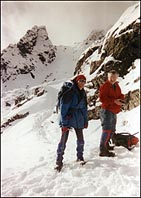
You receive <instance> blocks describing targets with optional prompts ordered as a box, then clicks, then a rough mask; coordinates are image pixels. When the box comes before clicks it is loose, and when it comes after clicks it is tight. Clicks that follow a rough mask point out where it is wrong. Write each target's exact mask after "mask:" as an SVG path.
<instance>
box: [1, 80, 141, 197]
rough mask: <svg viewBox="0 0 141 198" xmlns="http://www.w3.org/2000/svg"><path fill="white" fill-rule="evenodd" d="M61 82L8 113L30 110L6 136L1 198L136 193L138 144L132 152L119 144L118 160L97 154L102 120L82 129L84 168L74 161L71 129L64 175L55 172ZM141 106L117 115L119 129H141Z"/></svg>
mask: <svg viewBox="0 0 141 198" xmlns="http://www.w3.org/2000/svg"><path fill="white" fill-rule="evenodd" d="M60 85H61V84H59V83H58V82H57V81H56V82H55V81H53V82H50V83H49V84H48V86H47V93H46V94H44V95H42V96H40V97H34V99H32V100H31V101H28V102H27V103H26V104H24V105H23V106H21V107H19V108H18V109H15V110H12V111H10V109H9V111H8V110H7V116H11V115H14V114H16V113H21V112H22V113H23V112H24V113H25V112H27V111H29V112H30V114H29V116H27V117H26V118H24V119H21V120H18V121H15V122H13V123H12V126H11V127H7V128H6V129H5V130H4V132H3V134H2V139H1V142H2V152H1V153H2V197H51V196H52V197H55V196H80V197H82V196H87V197H94V196H95V197H97V196H102V197H103V196H111V197H115V196H119V197H129V196H132V197H133V196H134V197H138V196H139V194H140V192H139V189H140V181H139V179H140V178H139V175H140V169H139V167H140V165H139V164H140V157H139V156H140V149H139V147H136V148H134V149H133V150H132V151H128V150H127V149H126V148H123V147H117V148H115V152H116V154H117V156H116V157H115V158H106V157H105V158H101V157H99V156H98V154H99V141H100V136H101V126H100V121H99V120H91V121H89V127H88V129H85V130H84V137H85V152H84V157H85V159H86V160H88V163H87V164H86V165H85V166H83V167H81V166H80V165H79V164H77V163H76V162H75V160H76V136H75V133H74V131H70V134H69V139H68V142H67V147H66V151H65V155H64V168H63V169H62V172H60V173H57V172H56V171H55V170H54V166H55V159H56V149H57V144H58V142H59V139H60V128H59V126H58V114H54V113H53V109H54V105H55V100H56V94H57V92H58V89H59V87H60ZM13 93H14V90H13ZM11 94H12V92H11ZM139 109H140V108H139V107H137V108H135V109H133V110H131V111H129V112H126V113H125V112H121V113H120V114H118V123H117V132H123V131H124V132H125V131H129V132H131V133H132V134H133V133H134V132H137V131H139V122H140V118H139ZM3 110H4V109H3ZM8 112H9V113H8ZM5 116H6V115H5ZM135 116H136V117H135ZM134 117H135V119H133V118H134ZM138 137H139V134H138Z"/></svg>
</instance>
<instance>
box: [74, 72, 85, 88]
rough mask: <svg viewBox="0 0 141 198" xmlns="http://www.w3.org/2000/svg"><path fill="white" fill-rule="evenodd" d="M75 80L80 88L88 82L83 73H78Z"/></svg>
mask: <svg viewBox="0 0 141 198" xmlns="http://www.w3.org/2000/svg"><path fill="white" fill-rule="evenodd" d="M73 81H74V82H75V83H76V84H77V86H78V87H79V89H83V88H84V86H85V83H86V77H85V76H84V75H83V74H78V75H77V76H76V77H75V78H74V79H73Z"/></svg>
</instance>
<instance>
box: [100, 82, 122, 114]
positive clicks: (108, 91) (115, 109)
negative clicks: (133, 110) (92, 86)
mask: <svg viewBox="0 0 141 198" xmlns="http://www.w3.org/2000/svg"><path fill="white" fill-rule="evenodd" d="M114 85H115V88H113V85H112V84H111V83H110V82H109V81H108V80H107V81H106V82H105V83H104V84H103V85H102V86H101V87H100V101H101V102H102V105H101V106H102V108H103V109H107V110H109V111H111V112H112V113H114V114H117V113H119V112H120V111H121V106H120V105H117V104H115V103H114V100H115V99H124V95H123V94H122V93H121V89H120V87H119V85H118V82H116V83H115V84H114Z"/></svg>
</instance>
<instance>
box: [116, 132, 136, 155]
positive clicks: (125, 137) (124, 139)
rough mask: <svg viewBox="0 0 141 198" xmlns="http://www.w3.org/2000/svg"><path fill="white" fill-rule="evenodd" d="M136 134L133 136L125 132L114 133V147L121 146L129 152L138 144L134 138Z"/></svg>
mask: <svg viewBox="0 0 141 198" xmlns="http://www.w3.org/2000/svg"><path fill="white" fill-rule="evenodd" d="M137 133H139V132H137ZM137 133H134V134H133V135H132V134H130V133H126V132H123V133H115V134H114V136H113V138H112V139H113V142H114V144H115V146H123V147H125V148H127V149H128V150H129V151H131V150H132V149H133V148H134V147H135V146H136V144H137V143H138V142H139V139H138V138H137V137H136V136H135V135H136V134H137Z"/></svg>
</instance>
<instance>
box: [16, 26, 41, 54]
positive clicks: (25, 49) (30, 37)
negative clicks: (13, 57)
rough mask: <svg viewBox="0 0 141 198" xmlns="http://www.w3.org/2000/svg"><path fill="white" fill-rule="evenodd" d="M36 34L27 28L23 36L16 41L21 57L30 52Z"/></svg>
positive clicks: (34, 42)
mask: <svg viewBox="0 0 141 198" xmlns="http://www.w3.org/2000/svg"><path fill="white" fill-rule="evenodd" d="M37 36H38V33H37V31H33V30H28V31H27V33H26V34H25V36H24V37H23V38H21V39H20V41H19V42H18V43H17V47H18V48H19V50H20V53H21V55H22V56H23V57H25V56H26V54H27V53H29V54H31V52H32V50H33V47H34V46H35V44H36V39H37Z"/></svg>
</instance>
